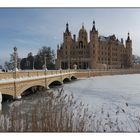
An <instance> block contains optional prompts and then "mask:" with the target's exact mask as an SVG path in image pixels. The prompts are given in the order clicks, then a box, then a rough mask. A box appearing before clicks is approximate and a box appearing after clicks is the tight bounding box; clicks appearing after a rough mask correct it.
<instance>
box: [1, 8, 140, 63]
mask: <svg viewBox="0 0 140 140" xmlns="http://www.w3.org/2000/svg"><path fill="white" fill-rule="evenodd" d="M93 20H95V22H96V28H97V29H98V31H99V34H100V35H104V36H109V35H112V34H115V35H116V37H117V38H118V39H120V38H123V39H124V40H125V39H126V38H127V33H128V32H129V33H130V37H131V38H132V40H133V54H136V55H139V56H140V36H139V34H140V9H137V8H131V9H130V8H121V9H120V8H63V9H62V8H40V9H35V8H30V9H25V8H16V9H14V8H10V9H5V8H3V9H2V8H1V9H0V64H1V63H3V62H4V61H5V60H9V56H10V54H11V53H12V51H13V47H14V46H16V47H17V48H18V54H19V56H20V57H25V56H26V55H27V54H28V52H33V54H36V53H37V51H38V49H39V48H41V47H42V46H44V45H45V46H50V47H52V49H54V50H56V48H57V44H59V43H61V42H62V40H63V32H64V31H65V24H66V22H68V23H69V29H70V31H71V33H72V34H76V35H77V34H78V31H79V29H80V28H81V26H82V24H84V26H85V28H86V30H87V32H88V33H89V31H90V29H91V28H92V22H93ZM88 35H89V34H88Z"/></svg>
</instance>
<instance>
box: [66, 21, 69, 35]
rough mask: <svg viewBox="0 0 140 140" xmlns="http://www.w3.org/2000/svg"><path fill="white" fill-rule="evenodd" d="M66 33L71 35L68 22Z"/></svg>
mask: <svg viewBox="0 0 140 140" xmlns="http://www.w3.org/2000/svg"><path fill="white" fill-rule="evenodd" d="M66 32H67V33H69V24H68V22H67V24H66Z"/></svg>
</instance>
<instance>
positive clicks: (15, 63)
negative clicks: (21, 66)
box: [14, 47, 18, 72]
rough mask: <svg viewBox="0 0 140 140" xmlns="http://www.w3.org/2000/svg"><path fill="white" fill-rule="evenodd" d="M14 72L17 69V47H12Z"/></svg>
mask: <svg viewBox="0 0 140 140" xmlns="http://www.w3.org/2000/svg"><path fill="white" fill-rule="evenodd" d="M14 71H15V72H16V71H18V68H17V47H14Z"/></svg>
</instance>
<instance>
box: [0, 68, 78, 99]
mask: <svg viewBox="0 0 140 140" xmlns="http://www.w3.org/2000/svg"><path fill="white" fill-rule="evenodd" d="M76 73H77V72H76V71H74V70H51V71H49V70H48V71H42V70H41V71H16V72H4V73H0V92H1V94H4V95H11V96H13V98H14V99H16V98H19V97H21V95H22V93H23V92H24V91H26V90H27V89H29V88H32V87H37V86H39V87H44V88H46V89H49V86H50V85H51V84H52V83H57V84H63V82H65V81H70V80H71V79H75V78H76V77H77V76H76Z"/></svg>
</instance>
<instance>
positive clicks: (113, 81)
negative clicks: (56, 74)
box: [64, 74, 140, 132]
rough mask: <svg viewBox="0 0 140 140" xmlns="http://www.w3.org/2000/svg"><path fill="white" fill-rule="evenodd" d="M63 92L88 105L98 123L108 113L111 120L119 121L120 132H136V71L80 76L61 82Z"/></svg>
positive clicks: (139, 104) (139, 112)
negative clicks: (70, 80) (67, 81)
mask: <svg viewBox="0 0 140 140" xmlns="http://www.w3.org/2000/svg"><path fill="white" fill-rule="evenodd" d="M64 91H65V93H66V94H71V93H73V94H74V96H75V98H76V99H77V100H79V101H82V102H83V103H84V104H85V105H86V104H88V105H89V109H90V110H91V111H93V112H94V113H95V114H96V116H98V117H97V118H100V119H101V120H102V123H103V124H102V125H104V124H105V117H106V116H107V114H109V115H110V117H111V119H112V121H113V122H115V121H116V119H117V121H119V122H121V124H119V127H120V128H122V131H131V132H133V131H139V128H140V124H139V123H140V74H132V75H114V76H99V77H92V78H87V79H80V80H77V81H75V82H74V83H70V84H66V85H64ZM103 112H104V113H103ZM121 125H122V126H121ZM136 129H137V130H136ZM113 131H117V130H116V129H114V130H113Z"/></svg>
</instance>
